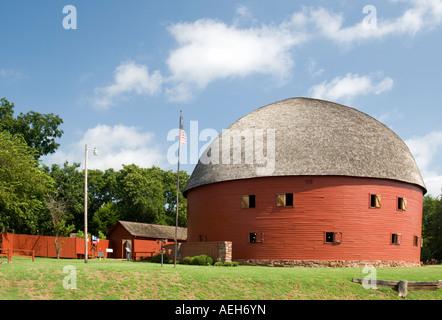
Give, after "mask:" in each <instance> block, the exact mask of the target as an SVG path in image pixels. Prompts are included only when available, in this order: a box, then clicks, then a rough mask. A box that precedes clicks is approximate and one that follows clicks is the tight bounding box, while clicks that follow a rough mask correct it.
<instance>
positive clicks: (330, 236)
mask: <svg viewBox="0 0 442 320" xmlns="http://www.w3.org/2000/svg"><path fill="white" fill-rule="evenodd" d="M341 242H342V232H326V233H325V243H336V244H339V243H341Z"/></svg>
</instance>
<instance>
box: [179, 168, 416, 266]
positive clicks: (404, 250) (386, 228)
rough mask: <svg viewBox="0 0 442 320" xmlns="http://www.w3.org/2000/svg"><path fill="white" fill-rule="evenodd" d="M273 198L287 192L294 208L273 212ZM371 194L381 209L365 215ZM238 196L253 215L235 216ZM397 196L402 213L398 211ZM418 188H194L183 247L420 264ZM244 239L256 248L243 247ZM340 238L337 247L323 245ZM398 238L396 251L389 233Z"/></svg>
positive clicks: (288, 181)
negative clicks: (259, 238) (256, 239)
mask: <svg viewBox="0 0 442 320" xmlns="http://www.w3.org/2000/svg"><path fill="white" fill-rule="evenodd" d="M277 193H293V195H294V206H293V207H277V206H276V195H277ZM370 194H379V195H381V201H382V206H381V208H370ZM242 195H256V208H248V209H241V196H242ZM397 197H404V198H406V199H407V206H408V208H407V211H399V210H397V209H396V208H397ZM422 201H423V192H422V189H421V188H420V187H418V186H415V185H410V184H407V183H402V182H398V181H393V180H383V179H372V178H354V177H337V176H321V177H318V176H311V177H309V176H303V177H302V176H301V177H300V176H297V177H263V178H255V179H244V180H233V181H226V182H219V183H214V184H209V185H204V186H199V187H196V188H194V189H191V190H189V191H188V194H187V203H188V240H187V241H188V242H196V241H201V240H204V241H231V242H232V244H233V245H232V248H233V249H232V251H233V259H234V260H241V259H273V260H287V259H293V260H385V261H387V260H388V261H412V262H419V259H420V246H414V245H413V240H414V236H421V227H422V224H421V223H422ZM251 232H258V233H263V237H264V240H263V242H262V243H249V241H248V235H249V233H251ZM325 232H341V233H342V242H341V243H340V244H332V243H324V234H325ZM392 233H400V234H402V242H401V245H393V244H391V234H392Z"/></svg>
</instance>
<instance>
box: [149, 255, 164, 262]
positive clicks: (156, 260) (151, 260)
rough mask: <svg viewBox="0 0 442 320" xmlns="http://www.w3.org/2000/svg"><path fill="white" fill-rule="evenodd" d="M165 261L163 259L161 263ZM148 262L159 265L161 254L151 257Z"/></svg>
mask: <svg viewBox="0 0 442 320" xmlns="http://www.w3.org/2000/svg"><path fill="white" fill-rule="evenodd" d="M165 260H166V259H165V258H163V263H164V261H165ZM149 261H150V262H153V263H161V254H157V255H156V256H153V257H152V258H151V259H150V260H149Z"/></svg>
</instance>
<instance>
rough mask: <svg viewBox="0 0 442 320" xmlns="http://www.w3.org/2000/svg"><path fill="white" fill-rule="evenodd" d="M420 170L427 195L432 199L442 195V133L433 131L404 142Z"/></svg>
mask: <svg viewBox="0 0 442 320" xmlns="http://www.w3.org/2000/svg"><path fill="white" fill-rule="evenodd" d="M405 143H406V144H407V146H408V148H409V149H410V151H411V153H412V154H413V156H414V158H415V160H416V163H417V165H418V167H419V169H420V172H421V174H422V177H423V179H424V182H425V185H426V187H427V189H428V193H429V194H431V195H432V196H433V197H435V196H438V195H440V194H441V193H442V191H441V188H442V172H440V170H442V167H441V165H440V158H441V153H442V152H441V151H442V131H433V132H431V133H429V134H427V135H425V136H422V137H413V138H410V139H407V140H405Z"/></svg>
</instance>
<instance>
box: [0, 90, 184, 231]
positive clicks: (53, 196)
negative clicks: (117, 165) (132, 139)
mask: <svg viewBox="0 0 442 320" xmlns="http://www.w3.org/2000/svg"><path fill="white" fill-rule="evenodd" d="M62 123H63V121H62V119H61V118H60V117H59V116H57V115H54V114H52V113H51V114H40V113H37V112H34V111H30V112H28V113H26V114H23V113H20V115H18V116H14V104H13V103H10V102H9V101H8V100H6V99H5V98H2V99H0V230H2V231H9V232H15V233H23V234H40V235H55V236H67V235H69V233H72V232H77V233H80V234H82V230H84V176H85V175H84V170H81V169H80V164H79V163H72V164H69V163H68V162H65V163H63V164H52V165H51V166H46V165H44V164H42V163H41V161H40V158H41V157H42V156H44V155H47V154H50V153H54V152H55V151H56V150H57V148H58V147H59V144H58V143H57V142H56V141H55V140H56V139H57V138H60V137H61V136H62V134H63V131H62V130H60V129H59V126H60V125H61V124H62ZM188 179H189V175H188V174H187V172H185V171H181V172H180V192H179V208H178V212H179V215H178V225H179V226H181V227H185V226H186V223H187V212H186V208H187V201H186V199H185V198H184V197H183V195H182V192H183V191H184V188H185V187H186V184H187V180H188ZM176 181H177V173H176V172H173V171H172V170H169V171H165V170H162V169H160V168H158V167H155V166H153V167H151V168H140V167H139V166H137V165H135V164H128V165H123V168H122V169H121V170H119V171H115V170H114V169H107V170H105V171H101V170H88V201H87V203H88V231H89V232H90V233H91V234H93V235H97V236H101V237H104V236H105V235H106V234H107V232H108V231H109V230H110V228H111V227H112V226H113V225H114V224H115V223H116V222H117V221H118V220H128V221H134V222H144V223H153V224H162V225H175V217H176V202H177V201H176V191H177V190H176V188H177V183H176Z"/></svg>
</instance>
